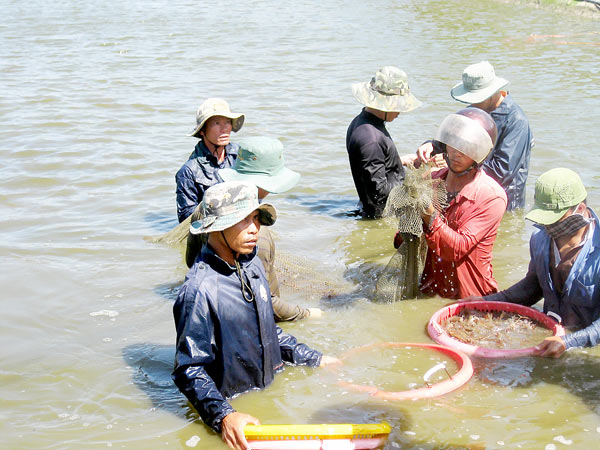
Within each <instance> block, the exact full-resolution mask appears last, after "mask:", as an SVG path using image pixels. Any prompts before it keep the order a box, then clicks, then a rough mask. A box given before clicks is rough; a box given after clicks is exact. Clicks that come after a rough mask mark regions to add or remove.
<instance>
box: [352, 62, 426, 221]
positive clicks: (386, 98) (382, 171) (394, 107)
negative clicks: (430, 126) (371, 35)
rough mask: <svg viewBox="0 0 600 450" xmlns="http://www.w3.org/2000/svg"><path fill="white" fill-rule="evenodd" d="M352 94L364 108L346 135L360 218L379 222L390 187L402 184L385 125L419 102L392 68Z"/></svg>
mask: <svg viewBox="0 0 600 450" xmlns="http://www.w3.org/2000/svg"><path fill="white" fill-rule="evenodd" d="M352 93H353V95H354V98H356V99H357V100H358V101H359V102H360V103H362V104H363V105H365V107H364V108H363V110H362V111H361V113H360V114H359V115H358V116H356V117H355V118H354V120H352V122H351V123H350V126H349V127H348V132H347V133H346V149H347V150H348V158H349V160H350V170H351V171H352V178H353V179H354V185H355V186H356V191H357V193H358V198H359V200H360V203H359V209H360V214H361V215H362V216H363V217H366V218H378V217H381V215H382V213H383V209H384V208H385V203H386V201H387V197H388V195H389V193H390V190H391V189H392V187H394V186H395V185H396V184H399V183H402V181H403V180H404V168H403V167H402V160H401V158H400V156H399V155H398V151H397V150H396V146H395V145H394V141H393V140H392V138H391V136H390V134H389V133H388V131H387V129H386V128H385V123H386V122H391V121H392V120H394V119H395V118H396V117H398V115H399V114H400V113H404V112H409V111H412V110H413V109H415V108H418V107H419V106H420V105H421V102H420V101H419V100H417V99H416V98H415V96H414V95H412V94H411V93H410V88H409V86H408V80H407V76H406V73H404V72H403V71H402V70H400V69H398V68H397V67H393V66H386V67H383V68H382V69H380V70H378V71H377V73H376V74H375V76H374V77H373V78H372V79H371V81H370V82H367V83H357V84H354V85H352Z"/></svg>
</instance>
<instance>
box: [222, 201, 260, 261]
mask: <svg viewBox="0 0 600 450" xmlns="http://www.w3.org/2000/svg"><path fill="white" fill-rule="evenodd" d="M258 230H260V222H259V220H258V210H256V211H253V212H252V213H250V214H249V215H248V216H247V217H246V218H245V219H243V220H241V221H239V222H238V223H236V224H235V225H233V226H231V227H229V228H227V229H226V230H223V234H224V235H225V239H227V242H228V243H229V246H230V247H231V249H232V250H233V251H234V252H236V253H238V254H240V255H248V254H250V253H252V251H253V250H254V247H256V241H257V239H258Z"/></svg>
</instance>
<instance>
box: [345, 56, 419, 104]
mask: <svg viewBox="0 0 600 450" xmlns="http://www.w3.org/2000/svg"><path fill="white" fill-rule="evenodd" d="M352 94H353V95H354V98H355V99H356V100H358V101H359V102H360V103H362V104H363V105H365V106H367V107H369V108H373V109H378V110H379V111H385V112H401V113H403V112H408V111H412V110H413V109H416V108H418V107H419V106H421V102H420V101H419V100H417V98H416V97H415V96H414V95H412V94H411V93H410V88H409V86H408V77H407V75H406V73H404V71H402V70H400V69H398V68H397V67H394V66H386V67H383V68H382V69H380V70H378V71H377V72H376V73H375V76H374V77H373V78H371V81H369V82H367V83H356V84H353V85H352Z"/></svg>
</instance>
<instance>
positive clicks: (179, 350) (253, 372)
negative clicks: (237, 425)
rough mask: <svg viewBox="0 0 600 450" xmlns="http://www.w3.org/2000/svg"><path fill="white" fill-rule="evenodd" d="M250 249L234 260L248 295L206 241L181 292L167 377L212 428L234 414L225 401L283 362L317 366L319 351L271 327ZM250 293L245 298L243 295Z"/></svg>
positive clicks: (257, 384)
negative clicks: (171, 367) (170, 376)
mask: <svg viewBox="0 0 600 450" xmlns="http://www.w3.org/2000/svg"><path fill="white" fill-rule="evenodd" d="M254 256H255V255H254V254H251V255H247V256H245V257H241V258H240V265H241V267H242V271H241V273H242V275H241V276H243V277H244V278H245V279H246V282H247V283H248V284H249V286H250V287H251V290H252V292H253V294H254V300H251V301H247V300H245V299H244V297H243V295H242V285H241V282H240V277H239V275H238V272H237V270H236V268H235V267H231V266H230V265H229V264H227V263H226V262H225V261H223V260H222V259H221V258H219V257H218V256H217V255H216V254H215V253H214V251H213V250H212V248H211V247H210V246H208V245H205V246H204V247H203V249H202V251H201V253H200V255H199V256H198V258H197V259H196V262H195V263H194V265H193V266H192V268H191V269H190V271H189V272H188V274H187V276H186V278H185V281H184V283H183V285H182V287H181V289H180V291H179V295H178V296H177V300H176V301H175V305H174V306H173V316H174V318H175V327H176V329H177V344H176V350H175V368H174V371H173V381H175V384H176V385H177V387H178V388H179V390H180V391H181V392H182V393H183V394H185V396H186V397H187V398H188V400H189V401H190V403H191V404H192V405H193V406H194V408H196V410H197V411H198V413H199V414H200V417H201V418H202V420H203V421H204V423H206V424H207V425H208V426H210V427H211V428H213V429H214V430H215V431H217V432H220V431H221V422H222V420H223V418H224V417H225V416H226V415H227V414H229V413H232V412H234V409H233V408H232V406H231V405H230V404H229V403H228V402H227V400H226V398H228V397H231V396H232V395H235V394H240V393H242V392H245V391H248V390H249V389H262V388H264V387H266V386H268V385H269V384H270V383H271V382H272V381H273V377H274V374H275V372H276V371H279V370H281V369H282V368H283V361H286V362H289V363H291V364H306V365H309V366H313V367H316V366H318V365H319V364H320V363H321V356H322V355H321V353H320V352H318V351H316V350H312V349H311V348H309V347H308V346H307V345H305V344H300V343H298V342H297V341H296V338H294V337H293V336H291V335H289V334H285V333H284V332H283V331H282V330H281V328H279V327H278V326H276V325H275V321H274V320H273V307H272V306H271V293H270V292H269V284H268V283H267V280H266V278H265V272H264V269H263V266H262V264H261V262H260V260H259V259H258V258H255V257H254ZM247 296H248V295H247Z"/></svg>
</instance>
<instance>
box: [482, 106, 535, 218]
mask: <svg viewBox="0 0 600 450" xmlns="http://www.w3.org/2000/svg"><path fill="white" fill-rule="evenodd" d="M490 115H491V116H492V118H493V119H494V122H495V123H496V127H497V128H498V137H497V139H496V145H495V146H494V149H493V150H492V152H491V153H490V156H488V158H487V159H486V160H485V162H484V165H483V166H484V168H485V171H486V172H487V174H488V175H489V176H491V177H492V178H493V179H494V180H496V181H497V182H498V183H499V184H500V186H502V187H503V188H504V190H505V191H506V197H507V198H508V205H507V207H506V210H507V211H512V210H513V209H515V208H523V207H524V206H525V185H526V181H527V175H528V173H529V159H530V156H531V148H532V147H533V135H532V133H531V129H530V128H529V121H528V120H527V117H526V116H525V113H524V112H523V110H522V109H521V107H520V106H519V105H517V104H516V103H515V101H514V100H513V98H512V97H511V96H510V94H508V95H506V97H504V100H503V101H502V103H500V106H498V108H496V109H495V110H494V111H492V112H491V113H490Z"/></svg>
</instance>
